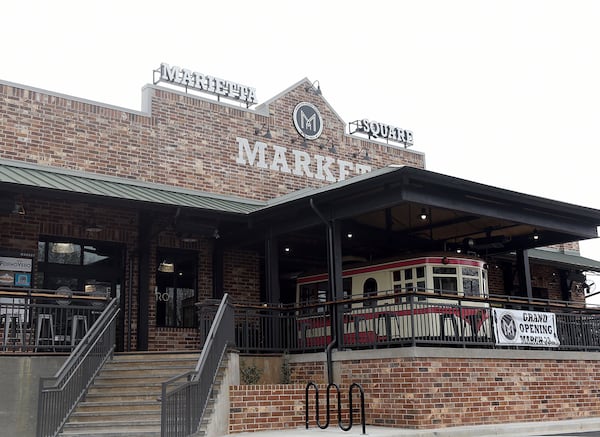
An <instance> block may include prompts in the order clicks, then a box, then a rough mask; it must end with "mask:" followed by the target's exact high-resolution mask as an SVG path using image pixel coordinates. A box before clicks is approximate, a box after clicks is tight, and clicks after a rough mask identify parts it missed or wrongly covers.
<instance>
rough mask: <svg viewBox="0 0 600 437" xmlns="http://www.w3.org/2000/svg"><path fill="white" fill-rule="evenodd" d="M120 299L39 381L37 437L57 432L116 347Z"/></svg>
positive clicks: (46, 436)
mask: <svg viewBox="0 0 600 437" xmlns="http://www.w3.org/2000/svg"><path fill="white" fill-rule="evenodd" d="M118 314H119V301H118V299H117V298H113V299H112V300H111V301H110V302H109V303H108V305H107V306H106V308H105V309H104V311H102V313H101V314H100V316H99V317H98V319H97V320H96V321H95V322H94V324H93V325H92V327H91V328H90V329H89V331H88V332H87V333H86V334H85V335H84V337H83V338H82V339H81V341H80V342H79V344H78V345H77V346H76V347H75V349H73V351H72V352H71V354H70V355H69V357H68V358H67V359H66V360H65V362H64V363H63V365H62V366H61V367H60V369H58V371H57V372H56V373H55V374H54V376H51V377H42V378H40V382H39V394H38V409H37V425H36V436H37V437H55V436H56V435H58V433H59V432H60V430H61V429H62V427H63V426H64V424H65V423H66V421H67V420H68V418H69V416H70V415H71V413H72V412H73V410H74V409H75V407H76V406H77V403H78V402H79V401H80V400H81V399H82V397H83V396H84V395H85V393H86V392H87V389H88V388H89V386H90V385H91V383H92V382H93V380H94V378H95V376H96V375H97V374H98V372H99V371H100V369H101V368H102V366H103V365H104V363H105V362H106V361H107V360H108V359H109V358H110V357H111V356H112V354H113V352H114V349H115V339H116V320H117V315H118Z"/></svg>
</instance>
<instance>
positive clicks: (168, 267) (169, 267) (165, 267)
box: [158, 260, 175, 273]
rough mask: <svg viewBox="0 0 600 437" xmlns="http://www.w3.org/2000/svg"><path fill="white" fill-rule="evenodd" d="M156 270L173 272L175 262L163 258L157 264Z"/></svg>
mask: <svg viewBox="0 0 600 437" xmlns="http://www.w3.org/2000/svg"><path fill="white" fill-rule="evenodd" d="M158 271H159V272H161V273H173V272H175V264H173V263H172V262H170V261H167V260H164V261H163V262H161V263H160V264H159V265H158Z"/></svg>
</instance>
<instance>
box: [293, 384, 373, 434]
mask: <svg viewBox="0 0 600 437" xmlns="http://www.w3.org/2000/svg"><path fill="white" fill-rule="evenodd" d="M311 387H314V389H315V421H316V423H317V426H318V427H319V428H321V429H325V428H327V427H328V426H329V422H330V419H331V396H330V393H331V389H332V388H335V390H336V391H337V404H338V405H337V414H338V426H339V427H340V429H341V430H342V431H350V430H351V429H352V425H353V420H354V408H353V404H352V391H353V390H352V389H354V388H357V389H358V390H359V392H360V418H361V425H362V434H363V435H366V434H367V431H366V423H365V392H364V390H363V388H362V387H361V386H360V385H359V384H357V383H355V382H353V383H352V384H351V385H350V388H349V389H348V403H349V404H350V405H349V407H350V422H349V423H348V426H344V424H343V423H342V397H341V395H340V387H339V386H338V385H337V384H335V383H333V382H332V383H330V384H329V385H328V386H327V410H326V418H327V419H326V421H325V424H323V425H321V423H320V422H319V388H318V387H317V385H316V384H315V383H314V382H309V383H308V384H306V390H305V408H306V429H308V421H309V418H308V416H309V415H308V392H309V389H310V388H311Z"/></svg>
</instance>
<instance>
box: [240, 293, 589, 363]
mask: <svg viewBox="0 0 600 437" xmlns="http://www.w3.org/2000/svg"><path fill="white" fill-rule="evenodd" d="M334 305H337V306H338V310H339V314H341V316H340V318H341V330H342V334H341V335H339V334H338V347H339V348H344V349H368V348H382V347H403V346H417V345H419V346H436V345H437V346H461V347H484V348H502V347H506V346H503V345H499V344H497V342H496V338H495V334H494V332H495V326H494V320H493V309H494V308H506V309H521V310H528V311H539V312H549V313H552V314H554V315H555V317H556V329H557V331H558V338H559V340H560V345H559V346H558V347H556V348H554V349H555V350H578V351H595V350H600V309H598V308H587V307H585V305H583V304H582V303H576V302H561V301H549V300H535V299H526V298H519V297H509V296H487V297H485V298H483V297H474V296H458V295H456V294H448V293H439V292H437V293H429V292H425V291H421V292H403V293H393V292H390V293H380V295H378V296H376V297H369V298H361V299H347V300H344V301H341V302H319V303H317V304H314V305H304V306H287V307H281V306H278V307H270V306H266V305H263V306H250V305H235V334H236V347H237V348H238V349H239V350H240V352H242V353H262V352H276V353H282V352H292V353H294V352H295V353H304V352H313V351H323V350H324V349H325V348H326V347H327V345H328V344H329V343H330V341H331V338H332V337H331V336H332V326H331V320H332V318H331V309H332V307H333V306H334ZM509 347H511V348H512V347H515V346H509ZM523 347H526V346H523Z"/></svg>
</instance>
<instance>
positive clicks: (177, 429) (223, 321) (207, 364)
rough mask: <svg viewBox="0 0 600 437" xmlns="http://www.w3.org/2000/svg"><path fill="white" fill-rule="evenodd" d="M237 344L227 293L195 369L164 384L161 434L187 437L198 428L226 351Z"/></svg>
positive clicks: (166, 436)
mask: <svg viewBox="0 0 600 437" xmlns="http://www.w3.org/2000/svg"><path fill="white" fill-rule="evenodd" d="M234 344H235V332H234V309H233V306H232V305H231V303H230V298H229V295H228V294H227V293H225V295H224V296H223V299H222V300H221V303H220V304H219V308H218V310H217V313H216V315H215V318H214V320H213V322H212V324H211V327H210V330H209V332H208V335H207V338H206V341H205V343H204V346H203V348H202V352H201V353H200V357H199V358H198V363H197V364H196V368H195V369H194V371H192V372H186V373H183V374H181V375H178V376H175V377H173V378H171V379H169V380H168V381H165V382H164V383H163V384H162V392H161V398H160V400H161V421H160V428H161V437H187V436H190V435H192V434H194V433H195V432H196V431H197V430H198V428H199V427H200V424H201V423H202V419H203V417H204V413H205V411H206V406H207V404H208V401H209V398H210V393H211V392H212V389H213V385H214V382H215V378H216V376H217V373H218V369H219V367H220V365H221V363H222V361H223V358H224V357H225V354H226V352H227V350H228V349H229V348H230V347H231V346H233V345H234Z"/></svg>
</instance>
